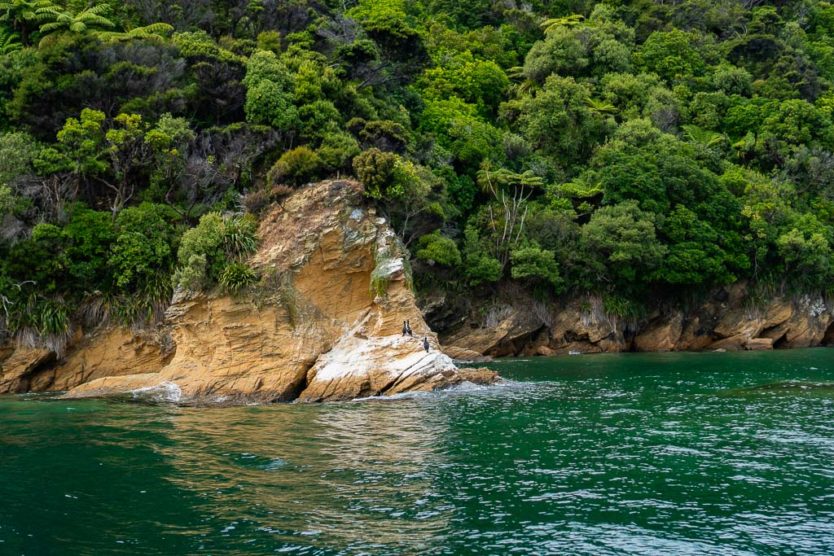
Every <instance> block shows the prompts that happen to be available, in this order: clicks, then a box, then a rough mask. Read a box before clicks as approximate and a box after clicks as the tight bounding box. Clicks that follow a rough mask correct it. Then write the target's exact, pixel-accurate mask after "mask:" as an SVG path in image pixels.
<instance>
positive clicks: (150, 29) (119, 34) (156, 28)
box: [96, 23, 174, 41]
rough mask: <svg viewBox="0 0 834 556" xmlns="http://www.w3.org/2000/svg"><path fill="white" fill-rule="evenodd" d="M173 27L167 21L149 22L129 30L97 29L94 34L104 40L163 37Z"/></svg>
mask: <svg viewBox="0 0 834 556" xmlns="http://www.w3.org/2000/svg"><path fill="white" fill-rule="evenodd" d="M173 32H174V28H173V27H172V26H171V25H168V24H167V23H151V24H150V25H146V26H144V27H136V28H135V29H131V30H130V31H99V32H98V33H96V35H97V36H98V37H99V38H100V39H102V40H106V41H128V40H132V39H163V38H166V37H169V36H171V34H172V33H173Z"/></svg>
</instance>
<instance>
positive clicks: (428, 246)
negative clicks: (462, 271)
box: [416, 231, 461, 267]
mask: <svg viewBox="0 0 834 556" xmlns="http://www.w3.org/2000/svg"><path fill="white" fill-rule="evenodd" d="M416 255H417V258H418V259H420V260H421V261H426V262H427V263H429V264H435V263H437V264H440V265H443V266H448V267H457V266H460V264H461V257H460V251H459V250H458V246H457V245H456V244H455V242H454V241H453V240H451V239H449V238H448V237H443V236H442V235H440V232H439V231H435V232H432V233H430V234H426V235H424V236H423V237H421V238H420V239H419V240H418V241H417V254H416Z"/></svg>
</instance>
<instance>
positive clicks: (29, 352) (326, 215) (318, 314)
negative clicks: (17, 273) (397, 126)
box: [0, 180, 834, 404]
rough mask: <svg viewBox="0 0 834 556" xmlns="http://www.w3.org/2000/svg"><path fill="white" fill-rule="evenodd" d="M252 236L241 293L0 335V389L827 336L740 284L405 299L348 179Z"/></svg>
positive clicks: (365, 385)
mask: <svg viewBox="0 0 834 556" xmlns="http://www.w3.org/2000/svg"><path fill="white" fill-rule="evenodd" d="M258 236H259V240H260V248H259V250H258V251H257V252H256V253H255V254H254V256H253V257H252V259H251V261H250V264H251V265H252V267H253V268H255V269H256V270H257V272H258V273H259V275H260V276H261V282H260V284H259V285H258V286H257V287H256V288H254V289H253V290H251V291H248V292H245V293H242V294H240V295H238V296H228V295H219V294H211V293H199V294H195V293H190V292H185V291H178V292H177V293H176V295H175V297H174V299H173V300H172V303H171V305H170V307H169V308H168V310H167V312H166V314H165V318H164V321H163V322H162V323H161V324H160V325H159V326H157V327H156V328H154V329H151V330H147V329H146V330H132V329H129V328H125V327H120V326H111V325H102V326H100V327H99V328H97V329H95V330H89V331H84V330H76V331H75V335H74V337H73V340H72V341H71V342H70V343H69V346H68V349H67V351H66V352H65V353H60V354H59V353H55V352H54V351H50V350H49V349H44V348H39V347H27V346H21V345H16V344H14V343H13V342H7V343H5V344H2V345H0V394H3V393H24V392H51V391H53V392H64V394H63V395H64V396H67V397H73V398H81V397H99V396H112V395H125V394H128V395H132V396H143V395H146V396H149V397H152V398H155V399H156V398H162V399H165V400H168V401H175V402H180V403H227V404H228V403H231V404H234V403H271V402H290V401H304V402H321V401H337V400H349V399H355V398H365V397H371V396H389V395H394V394H400V393H404V392H415V391H431V390H437V389H443V388H449V387H453V386H455V385H458V384H461V383H463V382H473V383H477V384H491V383H494V382H496V381H498V380H499V377H498V376H497V375H496V374H495V373H493V372H491V371H488V370H486V369H460V368H459V367H458V362H462V361H466V362H473V361H474V362H478V361H488V360H489V359H490V358H493V357H506V356H554V355H562V354H569V353H603V352H627V351H642V352H663V351H705V350H711V351H716V350H722V351H730V350H768V349H782V348H799V347H816V346H826V345H834V300H831V299H827V298H825V297H824V296H822V295H817V296H811V295H799V296H784V295H774V296H772V297H770V298H769V299H766V300H765V301H762V300H761V299H760V298H759V297H756V296H753V295H751V293H750V291H749V288H748V286H747V285H746V284H743V283H739V284H735V285H732V286H728V287H725V288H721V289H719V290H716V291H714V292H712V293H711V294H710V295H708V296H706V297H704V298H703V299H702V300H700V301H699V302H697V303H690V304H688V306H687V307H681V306H672V305H670V306H665V305H663V306H660V307H657V308H656V309H654V311H653V312H652V313H651V314H648V315H644V316H642V317H640V318H623V317H618V316H613V315H611V314H609V313H608V312H606V310H605V307H604V303H603V301H602V300H601V299H600V298H598V297H586V298H570V299H564V300H561V301H559V302H553V303H549V304H545V303H542V302H540V301H537V300H536V299H534V298H533V297H531V296H530V295H529V293H527V292H525V291H524V290H522V289H520V288H517V287H516V288H512V287H511V286H508V287H507V288H508V289H507V290H506V291H499V292H497V293H496V295H494V296H490V297H489V298H484V299H472V300H467V304H466V305H464V306H463V308H462V309H461V306H460V304H459V301H460V300H459V299H451V298H450V294H446V293H433V294H429V295H425V296H424V297H422V298H421V299H420V300H419V303H418V301H417V300H416V299H415V296H414V294H413V293H412V288H411V284H410V275H409V269H408V264H407V257H406V252H405V250H404V248H403V247H402V245H401V244H400V242H399V240H398V239H397V237H396V235H395V234H394V232H393V231H392V229H391V228H390V226H389V225H388V223H387V222H386V221H385V219H384V218H381V217H380V216H378V215H377V214H376V212H375V211H374V209H372V208H368V207H367V205H366V203H364V202H363V198H362V191H361V186H359V184H357V183H355V182H352V181H346V180H335V181H327V182H322V183H319V184H316V185H311V186H308V187H305V188H303V189H301V190H299V191H298V192H296V193H295V194H293V195H291V196H290V197H288V198H286V199H284V201H283V202H282V203H280V204H278V205H275V206H274V207H272V208H270V209H269V210H267V211H266V212H265V214H264V215H263V216H262V219H261V223H260V227H259V230H258ZM405 320H408V321H410V323H411V325H412V328H413V330H414V337H409V336H403V335H402V323H403V321H405ZM434 331H437V332H438V334H436V333H435V332H434ZM424 337H425V338H426V339H427V341H428V343H429V346H430V349H429V351H428V352H427V351H426V350H424V349H423V345H422V338H424Z"/></svg>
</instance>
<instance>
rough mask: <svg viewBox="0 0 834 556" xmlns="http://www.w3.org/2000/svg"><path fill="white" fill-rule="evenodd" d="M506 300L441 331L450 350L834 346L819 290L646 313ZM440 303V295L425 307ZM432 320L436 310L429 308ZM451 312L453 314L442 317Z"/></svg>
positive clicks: (724, 293)
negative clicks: (622, 314)
mask: <svg viewBox="0 0 834 556" xmlns="http://www.w3.org/2000/svg"><path fill="white" fill-rule="evenodd" d="M496 298H497V299H507V300H510V301H508V302H504V303H495V302H490V303H489V304H488V305H483V306H478V305H473V306H472V307H470V309H469V312H468V314H467V315H466V316H465V318H463V319H459V320H460V321H462V324H459V325H456V326H454V327H452V328H451V329H449V330H444V331H443V332H442V334H441V340H442V343H443V345H444V349H446V351H447V353H450V354H456V356H457V354H459V355H460V356H461V357H460V358H461V359H467V360H476V359H477V358H478V357H483V356H493V357H500V356H513V355H524V356H529V355H558V354H567V353H571V352H573V353H600V352H623V351H652V352H656V351H660V352H662V351H704V350H713V351H714V350H726V351H737V350H768V349H777V348H800V347H816V346H826V345H834V300H832V299H826V298H825V297H824V296H822V295H817V296H811V295H799V296H774V297H772V298H771V299H769V300H767V301H764V302H763V301H760V300H756V299H753V296H751V295H750V293H749V291H748V288H747V286H746V285H745V284H741V283H740V284H735V285H733V286H730V287H727V288H722V289H720V290H717V291H716V292H713V295H711V296H710V297H708V298H707V299H705V300H703V301H701V302H700V303H697V304H693V306H692V307H690V308H688V309H681V308H679V307H668V308H662V307H661V308H657V309H655V310H654V312H653V313H652V314H650V315H648V316H645V317H642V318H622V317H617V316H613V315H610V314H608V313H607V312H606V311H605V308H604V303H603V301H602V300H601V299H599V298H594V297H589V298H584V299H568V300H565V301H562V302H561V303H555V304H552V305H545V304H542V303H540V302H538V301H536V300H534V299H532V298H529V297H527V296H525V295H524V294H520V293H519V292H518V291H513V292H508V293H507V294H506V295H498V296H496ZM431 305H435V306H436V305H437V299H436V297H435V298H434V299H431V300H429V301H427V303H426V305H425V306H427V307H428V306H431ZM428 315H429V317H428V318H429V321H430V322H432V320H433V319H432V316H433V315H432V312H431V311H429V312H428ZM444 318H448V317H444Z"/></svg>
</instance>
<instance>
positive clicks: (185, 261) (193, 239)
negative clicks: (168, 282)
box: [174, 212, 257, 291]
mask: <svg viewBox="0 0 834 556" xmlns="http://www.w3.org/2000/svg"><path fill="white" fill-rule="evenodd" d="M255 231H256V223H255V221H254V220H253V219H252V218H251V217H248V216H234V217H228V218H224V217H223V216H221V215H220V214H219V213H216V212H211V213H208V214H206V215H204V216H203V217H202V218H200V222H199V224H198V225H197V226H196V227H195V228H191V229H190V230H188V231H186V232H185V233H184V234H183V236H182V240H181V241H180V246H179V250H178V252H177V260H178V262H179V267H178V269H177V271H176V272H175V273H174V284H175V285H177V286H179V287H181V288H184V289H187V290H191V291H200V290H203V289H206V288H209V287H211V286H213V285H214V284H217V283H218V282H220V280H221V278H222V276H223V273H224V271H225V269H226V267H227V266H229V265H230V264H233V263H240V264H242V263H243V259H244V258H245V257H246V256H247V255H249V254H251V253H252V252H254V251H255V249H256V248H257V241H256V239H255ZM238 270H239V269H237V270H231V271H230V274H229V276H228V277H227V279H228V280H231V281H229V282H228V284H227V285H224V287H232V285H234V284H239V283H240V280H239V279H240V277H241V276H242V273H240V272H238Z"/></svg>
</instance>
